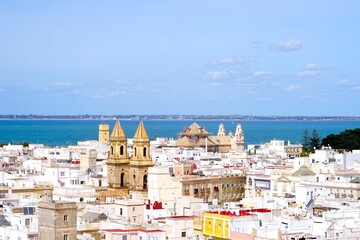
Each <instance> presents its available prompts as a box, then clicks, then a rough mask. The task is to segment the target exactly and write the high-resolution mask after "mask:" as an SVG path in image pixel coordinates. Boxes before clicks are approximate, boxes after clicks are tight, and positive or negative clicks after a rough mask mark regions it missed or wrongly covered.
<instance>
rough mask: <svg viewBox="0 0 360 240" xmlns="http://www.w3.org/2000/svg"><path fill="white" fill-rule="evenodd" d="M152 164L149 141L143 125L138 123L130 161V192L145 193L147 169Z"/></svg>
mask: <svg viewBox="0 0 360 240" xmlns="http://www.w3.org/2000/svg"><path fill="white" fill-rule="evenodd" d="M152 166H153V163H152V160H151V156H150V140H149V137H148V135H147V132H146V129H145V126H144V123H143V122H142V121H140V123H139V126H138V128H137V130H136V133H135V136H134V138H133V153H132V157H131V159H130V176H129V182H130V190H132V191H146V190H147V179H148V168H149V167H152Z"/></svg>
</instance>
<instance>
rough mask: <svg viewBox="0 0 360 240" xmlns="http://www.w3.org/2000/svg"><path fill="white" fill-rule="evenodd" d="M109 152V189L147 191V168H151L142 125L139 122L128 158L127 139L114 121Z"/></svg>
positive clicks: (118, 123) (147, 138)
mask: <svg viewBox="0 0 360 240" xmlns="http://www.w3.org/2000/svg"><path fill="white" fill-rule="evenodd" d="M109 143H110V152H109V158H108V161H107V168H108V182H109V187H110V188H115V189H129V190H130V191H147V178H148V168H149V167H152V166H153V163H152V160H151V156H150V140H149V137H148V135H147V132H146V129H145V127H144V123H143V122H142V121H140V123H139V126H138V128H137V130H136V133H135V136H134V138H133V151H132V155H131V157H129V154H128V151H127V149H128V148H127V138H126V135H125V133H124V130H123V128H122V126H121V124H120V122H119V120H117V121H116V123H115V127H114V129H113V131H112V133H111V136H110V139H109Z"/></svg>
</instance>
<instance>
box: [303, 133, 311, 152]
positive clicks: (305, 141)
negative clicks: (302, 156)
mask: <svg viewBox="0 0 360 240" xmlns="http://www.w3.org/2000/svg"><path fill="white" fill-rule="evenodd" d="M303 147H304V150H305V151H306V152H309V150H310V136H309V131H308V130H307V128H305V130H304V135H303Z"/></svg>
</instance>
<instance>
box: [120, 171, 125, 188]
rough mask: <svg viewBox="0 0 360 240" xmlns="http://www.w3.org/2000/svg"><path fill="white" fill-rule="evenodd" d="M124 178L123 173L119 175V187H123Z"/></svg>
mask: <svg viewBox="0 0 360 240" xmlns="http://www.w3.org/2000/svg"><path fill="white" fill-rule="evenodd" d="M124 176H125V173H121V175H120V187H123V186H124Z"/></svg>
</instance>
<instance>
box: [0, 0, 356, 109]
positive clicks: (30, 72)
mask: <svg viewBox="0 0 360 240" xmlns="http://www.w3.org/2000/svg"><path fill="white" fill-rule="evenodd" d="M359 9H360V2H359V1H355V0H354V1H334V0H328V1H316V0H315V1H314V0H312V1H307V0H303V1H276V0H274V1H265V0H264V1H257V0H254V1H240V0H218V1H215V0H206V1H205V0H204V1H202V0H189V1H187V0H181V1H177V0H174V1H168V0H164V1H157V0H154V1H117V0H116V1H115V0H114V1H107V0H104V1H91V0H77V1H66V0H63V1H45V0H44V1H40V0H39V1H28V0H23V1H20V0H17V1H13V0H4V1H0V114H46V115H57V114H68V115H72V114H104V115H111V114H119V115H120V114H125V115H126V114H199V115H200V114H208V115H217V114H221V115H262V116H274V115H277V116H299V115H301V116H303V115H308V116H360V107H359V106H358V105H359V103H360V78H359V70H360V61H359V57H360V28H359V23H360V14H359Z"/></svg>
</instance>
